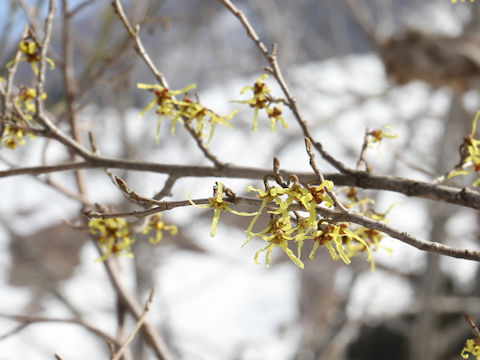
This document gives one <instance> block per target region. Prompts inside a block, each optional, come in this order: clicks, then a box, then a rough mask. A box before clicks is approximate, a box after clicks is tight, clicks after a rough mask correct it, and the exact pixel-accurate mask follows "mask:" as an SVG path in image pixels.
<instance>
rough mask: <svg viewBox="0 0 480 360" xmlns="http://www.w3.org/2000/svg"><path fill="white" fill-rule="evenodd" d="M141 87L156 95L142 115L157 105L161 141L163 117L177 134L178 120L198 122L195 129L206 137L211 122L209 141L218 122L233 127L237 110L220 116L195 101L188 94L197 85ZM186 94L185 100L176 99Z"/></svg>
mask: <svg viewBox="0 0 480 360" xmlns="http://www.w3.org/2000/svg"><path fill="white" fill-rule="evenodd" d="M137 87H138V88H139V89H144V90H150V91H152V92H153V94H154V95H155V98H154V99H153V100H152V101H151V102H150V103H149V104H148V105H147V106H146V107H145V108H144V109H143V110H142V112H141V113H140V116H141V117H142V116H144V115H145V114H146V113H147V112H148V111H149V110H150V109H152V108H153V107H155V106H156V107H157V110H156V113H157V114H158V125H157V136H156V140H157V142H158V141H159V134H160V125H161V122H162V119H163V118H166V119H169V120H170V121H171V122H172V126H171V132H172V135H175V126H176V124H177V122H183V121H187V122H192V123H193V122H196V124H195V130H196V132H197V135H198V136H201V137H206V134H205V133H204V131H205V128H206V124H207V123H209V124H210V133H209V135H208V142H210V140H211V139H212V137H213V134H214V131H215V126H216V124H222V125H225V126H229V127H233V125H232V124H231V123H230V122H229V120H230V119H231V118H233V117H234V116H235V114H236V113H237V111H233V112H232V113H231V114H230V115H227V116H220V115H218V114H217V113H215V112H214V111H212V110H210V109H208V108H206V107H204V106H203V105H201V104H200V101H199V100H198V99H197V101H193V100H192V99H191V97H190V96H189V94H188V91H189V90H192V89H195V87H196V85H195V84H191V85H189V86H187V87H186V88H184V89H181V90H170V89H168V88H165V87H163V86H160V85H149V84H138V85H137ZM180 94H184V98H183V100H177V99H175V96H177V95H180Z"/></svg>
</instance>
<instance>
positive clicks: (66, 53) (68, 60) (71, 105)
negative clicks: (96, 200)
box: [61, 0, 87, 197]
mask: <svg viewBox="0 0 480 360" xmlns="http://www.w3.org/2000/svg"><path fill="white" fill-rule="evenodd" d="M62 18H63V31H62V51H63V62H62V64H61V67H62V76H63V84H64V89H65V106H66V114H65V115H66V118H67V119H68V122H69V124H70V131H71V134H72V137H73V139H74V140H75V141H76V142H77V143H79V144H80V143H81V134H80V131H79V129H78V123H77V115H76V111H75V93H76V85H75V77H74V74H73V61H72V57H73V40H72V13H70V12H69V10H68V0H62ZM70 157H71V159H72V160H75V154H74V153H73V152H72V151H70ZM75 180H76V183H77V188H78V192H79V193H80V196H82V197H85V196H86V194H87V186H86V178H85V173H84V172H83V171H81V170H77V171H75Z"/></svg>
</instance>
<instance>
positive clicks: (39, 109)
mask: <svg viewBox="0 0 480 360" xmlns="http://www.w3.org/2000/svg"><path fill="white" fill-rule="evenodd" d="M55 11H56V8H55V0H50V1H49V8H48V15H47V18H46V20H45V36H44V37H43V41H42V43H41V44H40V45H39V48H40V49H39V50H40V55H39V64H38V75H37V88H36V91H37V96H36V97H35V106H36V114H35V119H36V120H37V121H38V122H40V123H42V120H43V114H44V110H43V100H42V94H43V88H44V86H45V71H46V70H47V64H46V61H45V58H46V57H47V51H48V47H49V45H50V40H51V39H52V28H53V16H54V15H55Z"/></svg>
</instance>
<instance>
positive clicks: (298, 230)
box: [244, 176, 374, 269]
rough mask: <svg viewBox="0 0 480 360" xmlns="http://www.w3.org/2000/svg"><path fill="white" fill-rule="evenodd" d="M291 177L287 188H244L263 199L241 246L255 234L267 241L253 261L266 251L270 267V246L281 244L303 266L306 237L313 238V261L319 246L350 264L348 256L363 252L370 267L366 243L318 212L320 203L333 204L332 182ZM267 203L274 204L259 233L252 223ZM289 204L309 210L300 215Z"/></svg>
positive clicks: (331, 205) (341, 225) (368, 249)
mask: <svg viewBox="0 0 480 360" xmlns="http://www.w3.org/2000/svg"><path fill="white" fill-rule="evenodd" d="M291 178H293V180H294V181H293V184H292V185H290V186H287V187H277V186H274V187H269V186H268V185H267V184H266V189H265V191H263V190H261V189H255V188H253V187H251V186H249V187H248V188H247V190H248V191H255V192H257V193H258V195H257V197H258V198H260V199H262V200H263V201H262V205H261V207H260V209H259V211H258V212H257V215H256V216H255V217H254V218H253V220H252V222H251V223H250V226H249V227H248V229H247V231H246V232H247V237H248V238H247V241H246V242H245V244H244V246H245V245H246V244H247V243H248V242H249V241H250V240H252V239H253V238H255V237H259V238H261V239H263V240H265V241H266V242H267V243H268V245H267V246H266V247H265V248H263V249H261V250H259V251H257V253H256V254H255V259H254V260H255V263H256V264H258V263H259V260H258V259H259V255H260V254H261V253H262V252H264V251H266V265H267V266H269V265H270V263H271V253H272V251H273V249H274V248H275V247H280V248H281V249H282V250H283V251H284V252H285V253H286V255H287V256H288V257H289V258H290V259H291V260H292V261H293V262H294V263H295V264H296V265H297V266H299V267H300V268H302V269H303V267H304V264H303V262H302V261H301V260H300V256H301V250H302V247H303V244H304V242H305V241H306V240H313V242H314V245H313V249H312V251H311V253H310V259H312V260H313V259H314V258H315V253H316V251H317V249H318V248H319V247H320V246H325V247H326V248H327V249H328V251H329V253H330V255H331V257H332V259H334V260H338V259H342V260H343V261H344V262H345V263H346V264H349V263H350V258H351V257H353V256H356V255H358V254H359V253H360V252H366V253H367V261H369V262H371V264H372V269H373V268H374V262H373V258H372V253H371V250H370V246H369V244H368V243H367V242H366V241H365V240H364V239H363V238H362V237H361V236H359V235H358V234H357V233H356V232H354V231H352V230H350V229H349V224H347V223H338V224H337V223H333V222H332V221H330V220H327V219H326V218H323V217H321V216H319V214H318V213H317V209H318V206H319V205H322V206H325V207H333V206H334V201H333V199H332V198H331V197H330V196H329V195H328V192H330V191H332V189H333V182H332V181H329V180H325V181H324V182H322V183H321V184H320V185H318V186H313V185H307V186H306V187H304V186H302V185H301V184H300V183H299V182H298V179H297V178H296V176H293V177H291ZM327 190H328V191H327ZM269 202H274V203H275V204H276V206H277V207H276V209H274V210H270V211H269V213H270V222H269V224H268V226H267V227H266V228H265V229H263V230H262V231H260V232H257V233H256V232H253V231H252V230H253V226H254V225H255V222H256V221H257V219H258V218H259V216H260V214H261V212H262V210H263V209H264V208H265V207H266V205H267V203H269ZM292 205H297V206H298V207H299V208H300V209H301V210H302V211H305V212H308V214H309V216H308V217H303V216H300V215H299V214H298V212H297V211H294V210H292ZM319 218H320V219H319ZM292 243H295V244H296V245H297V254H296V255H295V254H294V252H293V251H292V250H291V249H290V248H289V244H292Z"/></svg>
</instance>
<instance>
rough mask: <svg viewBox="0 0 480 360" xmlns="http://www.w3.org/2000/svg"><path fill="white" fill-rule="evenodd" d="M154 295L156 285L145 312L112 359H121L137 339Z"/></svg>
mask: <svg viewBox="0 0 480 360" xmlns="http://www.w3.org/2000/svg"><path fill="white" fill-rule="evenodd" d="M154 295H155V287H153V288H152V290H151V292H150V296H149V297H148V300H147V302H146V304H145V308H144V310H143V313H142V315H141V316H140V318H139V319H138V320H137V323H136V324H135V327H134V329H133V330H132V332H131V333H130V335H129V336H128V337H127V339H126V340H125V342H124V343H123V344H122V346H120V349H118V350H117V352H116V353H115V354H114V355H113V356H112V358H111V360H119V359H120V357H121V356H122V355H123V353H124V352H125V350H126V349H127V347H128V345H130V343H131V342H132V341H133V340H134V339H135V335H136V334H137V333H138V331H139V330H140V329H141V327H142V325H143V323H144V322H145V319H146V318H147V314H148V312H149V311H150V306H151V305H152V302H153V296H154Z"/></svg>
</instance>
